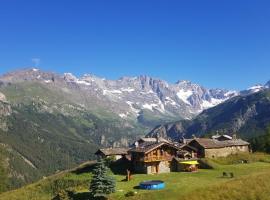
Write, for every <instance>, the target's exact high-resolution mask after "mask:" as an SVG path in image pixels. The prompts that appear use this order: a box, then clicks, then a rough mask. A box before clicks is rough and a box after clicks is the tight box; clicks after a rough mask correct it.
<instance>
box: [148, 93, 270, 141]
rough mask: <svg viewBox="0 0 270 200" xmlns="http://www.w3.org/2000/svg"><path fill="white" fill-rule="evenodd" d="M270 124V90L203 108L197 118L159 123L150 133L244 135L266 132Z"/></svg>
mask: <svg viewBox="0 0 270 200" xmlns="http://www.w3.org/2000/svg"><path fill="white" fill-rule="evenodd" d="M269 124H270V90H269V89H264V90H262V91H260V92H257V93H253V94H249V95H244V96H237V97H234V98H232V99H230V100H228V101H226V102H224V103H222V104H219V105H218V106H216V107H213V108H210V109H208V110H205V111H203V112H202V113H201V114H200V115H198V116H197V117H196V118H195V119H194V120H183V121H178V122H175V123H168V124H165V125H161V126H157V127H156V128H155V129H153V130H152V131H151V132H150V133H149V134H148V136H155V135H161V136H163V137H169V138H172V139H174V140H179V139H181V138H182V136H185V137H191V136H192V135H196V136H204V135H205V134H216V132H219V133H225V134H232V133H235V132H237V133H238V134H239V135H240V136H242V137H243V138H252V137H254V136H257V135H263V134H264V133H265V130H266V128H267V126H268V125H269Z"/></svg>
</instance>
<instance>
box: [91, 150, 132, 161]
mask: <svg viewBox="0 0 270 200" xmlns="http://www.w3.org/2000/svg"><path fill="white" fill-rule="evenodd" d="M127 154H128V149H127V148H105V149H99V150H98V151H97V152H96V153H95V155H96V156H97V157H99V158H114V160H119V159H121V158H122V157H125V156H127Z"/></svg>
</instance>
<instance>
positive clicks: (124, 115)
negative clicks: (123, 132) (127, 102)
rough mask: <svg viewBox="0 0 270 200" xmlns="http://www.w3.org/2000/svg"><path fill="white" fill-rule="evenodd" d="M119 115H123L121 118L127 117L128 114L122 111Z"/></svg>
mask: <svg viewBox="0 0 270 200" xmlns="http://www.w3.org/2000/svg"><path fill="white" fill-rule="evenodd" d="M119 117H121V118H127V114H125V113H120V114H119Z"/></svg>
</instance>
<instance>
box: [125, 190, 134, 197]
mask: <svg viewBox="0 0 270 200" xmlns="http://www.w3.org/2000/svg"><path fill="white" fill-rule="evenodd" d="M135 195H136V193H135V192H134V191H129V192H127V193H126V194H125V196H126V197H132V196H135Z"/></svg>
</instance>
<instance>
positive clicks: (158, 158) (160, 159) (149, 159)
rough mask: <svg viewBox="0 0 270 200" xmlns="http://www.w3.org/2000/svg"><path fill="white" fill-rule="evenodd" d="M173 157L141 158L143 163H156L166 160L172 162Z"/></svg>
mask: <svg viewBox="0 0 270 200" xmlns="http://www.w3.org/2000/svg"><path fill="white" fill-rule="evenodd" d="M171 159H172V156H151V157H144V158H141V161H143V162H155V161H164V160H171Z"/></svg>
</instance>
